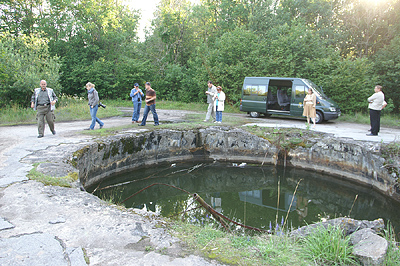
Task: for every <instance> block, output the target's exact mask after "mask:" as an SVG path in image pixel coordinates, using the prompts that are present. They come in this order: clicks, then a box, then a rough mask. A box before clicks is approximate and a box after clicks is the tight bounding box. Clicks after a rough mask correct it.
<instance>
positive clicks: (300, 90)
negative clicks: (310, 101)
mask: <svg viewBox="0 0 400 266" xmlns="http://www.w3.org/2000/svg"><path fill="white" fill-rule="evenodd" d="M305 89H306V88H305V86H296V98H304V97H306V93H305Z"/></svg>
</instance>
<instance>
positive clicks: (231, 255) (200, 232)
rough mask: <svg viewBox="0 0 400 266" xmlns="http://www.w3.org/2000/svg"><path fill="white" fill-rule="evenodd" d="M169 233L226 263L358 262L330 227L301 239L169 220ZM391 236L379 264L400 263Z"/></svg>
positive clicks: (346, 241)
mask: <svg viewBox="0 0 400 266" xmlns="http://www.w3.org/2000/svg"><path fill="white" fill-rule="evenodd" d="M389 227H390V226H389ZM171 233H172V234H173V235H175V236H176V237H178V238H180V239H181V240H182V241H184V242H185V243H186V244H187V246H188V247H189V249H190V252H193V253H195V254H198V255H202V256H205V257H208V258H210V259H215V260H218V261H219V262H221V263H226V264H229V265H249V266H250V265H251V266H252V265H254V266H256V265H276V266H278V265H279V266H280V265H361V264H360V263H359V262H358V261H357V260H356V258H354V257H353V256H352V254H351V252H352V246H351V245H350V243H349V240H350V239H349V236H343V233H342V230H341V229H339V228H334V227H330V228H324V227H321V228H319V229H318V230H316V231H315V232H313V233H312V234H311V235H309V236H307V237H305V238H302V239H295V238H292V237H290V236H289V235H288V234H287V233H284V234H281V235H271V234H256V235H247V234H243V233H241V234H230V233H226V232H223V231H221V230H219V229H217V228H215V227H214V226H212V225H193V224H188V223H184V222H181V221H173V222H172V225H171ZM394 235H395V234H394V231H392V230H385V232H384V233H383V234H382V236H383V237H385V238H386V239H387V240H388V241H389V248H388V253H387V257H386V259H385V262H384V264H383V265H387V266H389V265H390V266H395V265H400V260H399V259H400V251H399V249H398V248H397V247H396V244H395V242H394Z"/></svg>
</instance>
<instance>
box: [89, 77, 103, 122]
mask: <svg viewBox="0 0 400 266" xmlns="http://www.w3.org/2000/svg"><path fill="white" fill-rule="evenodd" d="M86 89H87V91H88V100H89V103H88V104H89V106H90V116H91V117H92V124H90V127H89V128H87V129H86V130H93V129H94V126H95V125H96V122H97V123H99V125H100V129H102V128H103V126H104V123H103V122H102V121H101V120H100V119H98V118H97V117H96V114H97V110H98V109H99V101H100V100H99V94H98V93H97V91H96V89H95V88H94V84H93V83H90V82H88V83H87V84H86Z"/></svg>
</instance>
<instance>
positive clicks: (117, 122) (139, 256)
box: [0, 109, 400, 266]
mask: <svg viewBox="0 0 400 266" xmlns="http://www.w3.org/2000/svg"><path fill="white" fill-rule="evenodd" d="M126 111H129V109H127V110H126ZM158 113H159V117H160V120H161V122H163V121H169V122H179V121H183V120H184V117H185V115H186V114H187V113H193V112H187V111H173V110H159V111H158ZM232 116H234V117H237V118H238V119H241V120H243V119H247V121H249V122H250V123H249V124H248V125H258V126H266V127H278V128H285V127H297V128H304V129H305V128H306V127H305V122H304V120H296V119H289V118H274V117H272V118H257V119H250V118H248V117H247V115H245V114H232ZM149 119H150V121H149V122H150V123H151V119H152V115H151V114H150V116H149ZM103 121H104V122H105V127H116V126H122V125H129V124H131V120H130V118H129V117H114V118H108V119H104V120H103ZM89 123H90V122H89V121H77V122H63V123H57V122H56V131H57V135H55V136H53V135H52V134H51V133H50V132H49V130H48V128H47V127H46V131H45V137H44V138H41V139H38V138H37V128H36V126H35V125H23V126H7V127H0V265H30V266H35V265H86V262H85V260H84V258H85V257H86V258H88V259H89V261H90V265H218V264H217V263H216V262H215V261H209V260H206V259H204V258H202V257H200V256H198V255H193V254H189V253H188V252H187V251H186V250H185V248H184V247H182V245H181V244H180V242H179V241H178V239H177V238H175V237H173V236H171V235H170V234H169V233H167V231H166V229H165V226H164V222H163V220H162V218H160V217H157V216H156V215H155V214H152V213H148V212H145V211H141V210H122V209H121V208H118V207H116V206H112V205H109V204H107V203H105V202H103V201H101V200H99V199H98V198H97V197H95V196H93V195H91V194H89V193H86V192H84V191H80V190H79V189H77V188H74V189H71V188H60V187H51V186H44V185H42V184H41V183H38V182H35V181H28V178H27V177H26V175H27V173H28V172H29V171H30V170H31V169H32V164H33V163H35V162H46V161H49V162H51V163H52V164H55V165H57V163H64V162H65V160H66V158H68V156H71V155H72V153H73V152H74V151H75V150H77V149H78V148H79V147H81V146H84V145H85V144H87V143H88V142H89V141H91V139H92V137H91V136H89V135H85V134H82V130H83V129H84V128H87V127H88V126H89ZM210 125H211V123H210ZM97 127H98V125H97ZM151 128H152V127H151ZM141 130H145V129H143V128H140V127H137V128H136V127H133V128H132V129H131V130H129V131H130V132H140V131H141ZM315 130H316V131H321V132H326V133H331V134H334V135H335V136H336V137H344V138H354V139H357V140H362V141H365V140H367V141H377V142H381V141H383V142H390V141H393V140H396V139H397V137H399V136H400V130H399V129H390V128H382V129H381V132H380V134H379V136H378V137H367V136H366V135H365V134H366V133H368V131H367V130H368V126H367V125H358V124H350V123H340V122H335V121H332V122H328V123H325V124H321V125H317V128H316V129H315ZM49 167H50V165H49ZM70 170H73V169H64V171H66V172H65V173H61V174H60V173H58V174H59V175H65V174H66V173H67V172H68V171H70Z"/></svg>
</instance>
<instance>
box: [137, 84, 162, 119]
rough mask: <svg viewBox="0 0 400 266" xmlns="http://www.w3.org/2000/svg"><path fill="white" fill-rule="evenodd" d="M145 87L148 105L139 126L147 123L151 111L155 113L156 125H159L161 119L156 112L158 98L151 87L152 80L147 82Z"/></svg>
mask: <svg viewBox="0 0 400 266" xmlns="http://www.w3.org/2000/svg"><path fill="white" fill-rule="evenodd" d="M145 88H146V106H145V107H144V112H143V118H142V123H140V124H139V126H145V125H146V120H147V115H148V114H149V112H150V111H151V112H152V113H153V119H154V125H155V126H158V125H159V121H158V115H157V112H156V98H157V97H156V92H155V91H154V90H153V89H152V88H151V85H150V82H146V84H145Z"/></svg>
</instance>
